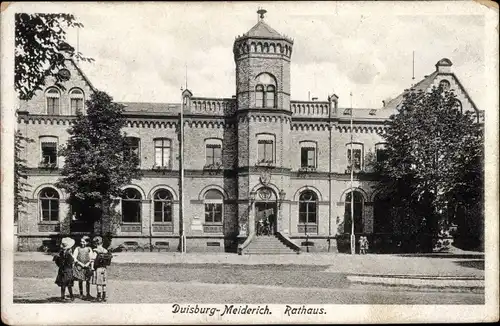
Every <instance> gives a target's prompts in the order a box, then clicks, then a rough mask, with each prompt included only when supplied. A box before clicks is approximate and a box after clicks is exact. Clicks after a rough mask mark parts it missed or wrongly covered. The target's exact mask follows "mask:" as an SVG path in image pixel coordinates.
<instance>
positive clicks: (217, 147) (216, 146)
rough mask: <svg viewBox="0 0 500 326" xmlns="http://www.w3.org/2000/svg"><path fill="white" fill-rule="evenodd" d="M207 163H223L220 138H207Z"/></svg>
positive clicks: (213, 164)
mask: <svg viewBox="0 0 500 326" xmlns="http://www.w3.org/2000/svg"><path fill="white" fill-rule="evenodd" d="M205 165H206V166H220V165H222V141H221V140H220V139H207V140H206V141H205Z"/></svg>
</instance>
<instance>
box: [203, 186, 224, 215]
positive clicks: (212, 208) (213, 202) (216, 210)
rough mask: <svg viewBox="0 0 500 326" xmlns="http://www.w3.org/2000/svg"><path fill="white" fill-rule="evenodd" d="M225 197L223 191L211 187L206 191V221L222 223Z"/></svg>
mask: <svg viewBox="0 0 500 326" xmlns="http://www.w3.org/2000/svg"><path fill="white" fill-rule="evenodd" d="M223 201H224V197H223V196H222V194H221V192H220V191H218V190H215V189H211V190H209V191H207V192H206V194H205V199H204V201H203V202H204V204H205V222H206V223H222V214H223V211H222V209H223V205H222V204H223Z"/></svg>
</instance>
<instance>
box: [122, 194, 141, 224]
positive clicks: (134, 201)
mask: <svg viewBox="0 0 500 326" xmlns="http://www.w3.org/2000/svg"><path fill="white" fill-rule="evenodd" d="M141 199H142V197H141V194H140V193H139V191H137V190H136V189H134V188H127V189H125V191H124V192H123V195H122V221H123V222H124V223H139V222H140V221H141Z"/></svg>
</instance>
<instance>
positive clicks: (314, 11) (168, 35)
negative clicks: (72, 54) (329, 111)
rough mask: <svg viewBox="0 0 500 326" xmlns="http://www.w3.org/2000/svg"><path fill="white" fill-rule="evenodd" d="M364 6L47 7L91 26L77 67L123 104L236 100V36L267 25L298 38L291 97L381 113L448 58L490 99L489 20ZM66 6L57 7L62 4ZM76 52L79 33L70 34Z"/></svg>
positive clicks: (475, 91) (475, 92)
mask: <svg viewBox="0 0 500 326" xmlns="http://www.w3.org/2000/svg"><path fill="white" fill-rule="evenodd" d="M362 4H363V3H361V2H357V3H337V2H330V3H315V2H309V3H292V4H290V3H271V2H263V3H252V2H245V3H228V2H217V3H136V4H133V5H130V4H118V3H114V4H104V3H101V4H98V3H92V4H91V5H89V4H87V5H84V4H75V5H70V4H68V3H66V4H64V5H60V6H59V5H58V4H55V3H50V6H46V7H44V9H46V10H45V11H50V10H53V11H60V12H70V13H73V14H74V15H75V16H76V17H77V19H78V20H79V21H80V22H82V23H83V24H84V28H83V29H81V30H80V31H79V42H78V47H79V50H80V51H81V52H82V53H83V54H84V55H86V56H89V57H92V58H94V59H95V62H93V63H91V64H89V63H83V62H81V63H80V66H81V68H82V69H83V71H84V72H85V74H86V75H87V77H89V79H90V80H91V82H92V83H93V84H94V86H96V87H97V88H98V89H101V90H104V91H106V92H108V93H109V94H110V95H111V96H113V97H114V99H115V100H116V101H120V102H179V98H180V87H181V86H182V85H184V83H185V77H186V65H187V80H188V87H189V89H190V90H191V91H192V92H193V94H194V96H204V97H231V96H232V95H234V94H235V63H234V59H233V53H232V46H233V42H234V39H235V37H236V36H238V35H241V34H243V33H245V32H247V31H248V30H249V29H250V28H251V27H252V26H253V25H255V24H256V23H257V13H256V11H257V9H258V8H259V7H264V8H265V9H266V10H267V11H268V12H267V14H266V18H265V21H266V22H267V23H268V24H269V25H270V26H271V27H273V28H274V29H275V30H277V31H278V32H280V33H281V34H284V35H287V36H289V37H291V38H293V39H294V48H293V54H292V62H291V74H292V80H291V94H292V95H291V97H292V99H293V100H307V99H308V96H309V94H310V96H311V97H318V99H319V100H325V101H326V99H327V96H328V95H329V94H332V93H335V94H337V95H338V96H339V105H340V106H341V107H342V106H343V107H348V106H350V104H351V103H350V96H349V94H350V92H352V94H353V97H352V105H353V106H354V107H358V108H379V107H381V105H382V101H383V100H386V99H389V98H392V97H395V96H397V95H398V94H399V93H401V92H402V91H403V90H404V89H405V88H408V87H409V86H410V85H411V83H412V53H413V51H415V61H414V69H415V82H418V81H419V80H421V79H423V78H424V76H425V75H428V74H431V73H432V72H433V71H434V70H435V64H436V62H437V61H438V60H440V59H442V58H449V59H450V60H451V61H452V62H453V67H452V71H453V72H455V73H456V75H457V76H458V78H459V79H460V80H461V82H462V84H463V85H464V87H465V88H466V89H467V91H468V92H469V95H470V96H471V97H472V99H473V101H474V102H475V103H476V105H477V106H478V108H479V109H483V107H484V105H485V103H484V101H483V98H484V96H483V95H484V94H483V92H484V86H485V78H484V74H485V65H484V59H485V58H484V56H485V54H484V53H485V51H484V46H485V45H484V38H483V37H482V35H484V29H485V27H484V26H485V22H484V19H483V16H482V15H478V14H476V15H474V14H468V15H465V14H463V11H462V14H457V13H459V12H458V11H457V10H455V14H453V10H452V9H450V8H445V7H443V8H440V9H439V10H428V9H429V8H424V9H425V10H424V9H422V8H419V7H414V8H413V9H412V8H403V9H397V8H396V7H394V8H393V9H394V10H387V6H390V5H391V4H387V3H385V5H377V4H374V3H370V5H366V6H363V5H362ZM58 6H59V7H58ZM68 41H69V42H70V43H71V44H73V45H75V46H76V43H77V36H76V30H70V31H68Z"/></svg>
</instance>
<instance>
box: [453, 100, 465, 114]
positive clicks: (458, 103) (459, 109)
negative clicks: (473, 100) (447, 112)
mask: <svg viewBox="0 0 500 326" xmlns="http://www.w3.org/2000/svg"><path fill="white" fill-rule="evenodd" d="M453 108H455V109H457V110H458V111H459V112H460V113H464V111H463V107H462V102H460V100H459V99H455V103H454V104H453Z"/></svg>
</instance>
